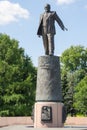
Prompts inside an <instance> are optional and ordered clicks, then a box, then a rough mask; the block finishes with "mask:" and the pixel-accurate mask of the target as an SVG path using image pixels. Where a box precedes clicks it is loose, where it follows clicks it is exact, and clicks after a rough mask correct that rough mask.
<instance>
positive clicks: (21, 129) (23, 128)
mask: <svg viewBox="0 0 87 130" xmlns="http://www.w3.org/2000/svg"><path fill="white" fill-rule="evenodd" d="M37 129H38V128H37ZM40 129H41V128H40ZM44 129H45V130H49V128H42V130H44ZM50 129H51V130H54V129H55V130H87V127H84V126H82V127H77V128H74V127H73V128H71V127H69V126H68V127H65V128H50ZM0 130H34V128H33V127H32V126H27V125H14V126H7V127H1V128H0Z"/></svg>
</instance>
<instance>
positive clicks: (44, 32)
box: [37, 4, 67, 55]
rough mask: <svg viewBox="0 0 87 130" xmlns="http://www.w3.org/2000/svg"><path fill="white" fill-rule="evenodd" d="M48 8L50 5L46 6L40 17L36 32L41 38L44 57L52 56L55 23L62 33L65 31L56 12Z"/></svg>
mask: <svg viewBox="0 0 87 130" xmlns="http://www.w3.org/2000/svg"><path fill="white" fill-rule="evenodd" d="M50 8H51V7H50V5H49V4H46V6H45V8H44V9H45V12H44V13H43V14H42V15H41V17H40V24H39V28H38V31H37V35H38V36H39V37H40V36H42V38H43V45H44V49H45V55H54V35H55V34H56V31H55V21H56V22H57V23H58V25H59V26H60V27H61V29H62V30H63V31H64V30H67V29H66V28H65V26H64V24H63V22H62V21H61V19H60V18H59V16H58V15H57V14H56V12H55V11H50Z"/></svg>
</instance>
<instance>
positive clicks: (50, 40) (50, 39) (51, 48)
mask: <svg viewBox="0 0 87 130" xmlns="http://www.w3.org/2000/svg"><path fill="white" fill-rule="evenodd" d="M47 36H48V43H49V55H54V34H47Z"/></svg>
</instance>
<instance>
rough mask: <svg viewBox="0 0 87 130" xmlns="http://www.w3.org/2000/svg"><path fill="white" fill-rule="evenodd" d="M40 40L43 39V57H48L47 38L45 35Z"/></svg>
mask: <svg viewBox="0 0 87 130" xmlns="http://www.w3.org/2000/svg"><path fill="white" fill-rule="evenodd" d="M42 38H43V46H44V50H45V55H49V49H48V37H47V35H46V34H43V36H42Z"/></svg>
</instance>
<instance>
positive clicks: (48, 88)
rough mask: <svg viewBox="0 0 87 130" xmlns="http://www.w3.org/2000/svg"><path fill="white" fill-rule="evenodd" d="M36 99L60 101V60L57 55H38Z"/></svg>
mask: <svg viewBox="0 0 87 130" xmlns="http://www.w3.org/2000/svg"><path fill="white" fill-rule="evenodd" d="M36 101H53V102H61V101H62V91H61V79H60V62H59V57H57V56H41V57H39V60H38V72H37V89H36Z"/></svg>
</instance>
